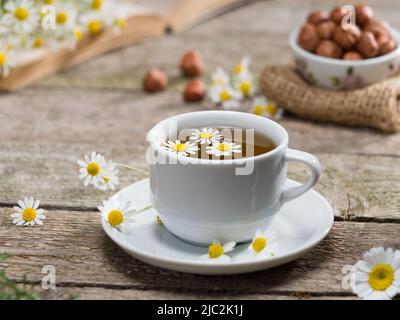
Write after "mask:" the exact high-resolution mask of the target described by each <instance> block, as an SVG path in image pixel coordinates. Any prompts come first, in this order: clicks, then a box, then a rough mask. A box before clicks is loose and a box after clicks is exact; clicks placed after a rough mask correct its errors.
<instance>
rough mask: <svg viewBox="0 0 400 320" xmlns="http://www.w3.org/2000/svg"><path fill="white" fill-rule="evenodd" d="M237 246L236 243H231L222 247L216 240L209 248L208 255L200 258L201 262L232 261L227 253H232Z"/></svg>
mask: <svg viewBox="0 0 400 320" xmlns="http://www.w3.org/2000/svg"><path fill="white" fill-rule="evenodd" d="M235 246H236V242H235V241H230V242H227V243H225V244H224V245H221V243H220V242H219V241H218V240H214V241H213V242H212V244H211V245H210V246H209V247H208V253H207V254H204V255H202V256H200V258H199V260H207V261H210V262H223V261H230V260H231V257H230V256H228V255H226V254H225V253H227V252H230V251H232V250H233V249H234V248H235Z"/></svg>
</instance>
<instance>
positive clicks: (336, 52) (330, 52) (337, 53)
mask: <svg viewBox="0 0 400 320" xmlns="http://www.w3.org/2000/svg"><path fill="white" fill-rule="evenodd" d="M316 54H317V55H319V56H323V57H328V58H335V59H339V58H340V57H341V56H342V49H341V48H340V47H339V46H338V45H337V44H336V43H335V42H333V41H331V40H322V41H321V42H320V43H319V44H318V47H317V49H316Z"/></svg>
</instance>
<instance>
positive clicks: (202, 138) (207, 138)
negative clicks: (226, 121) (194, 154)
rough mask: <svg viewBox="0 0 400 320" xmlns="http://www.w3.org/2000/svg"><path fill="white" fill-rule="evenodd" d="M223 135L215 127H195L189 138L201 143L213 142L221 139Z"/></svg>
mask: <svg viewBox="0 0 400 320" xmlns="http://www.w3.org/2000/svg"><path fill="white" fill-rule="evenodd" d="M221 138H222V135H220V134H219V130H217V129H214V128H202V129H201V130H199V129H194V130H193V132H192V134H191V136H190V138H189V140H192V141H193V142H197V143H200V144H212V143H214V142H218V141H220V140H221Z"/></svg>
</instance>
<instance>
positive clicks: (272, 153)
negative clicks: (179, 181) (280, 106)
mask: <svg viewBox="0 0 400 320" xmlns="http://www.w3.org/2000/svg"><path fill="white" fill-rule="evenodd" d="M199 114H202V115H205V114H209V115H210V116H211V115H213V116H215V115H224V116H229V115H234V116H235V117H236V116H239V117H244V118H248V119H249V118H250V119H253V120H257V121H265V123H266V124H267V125H270V126H273V127H275V128H276V129H278V130H280V131H281V132H282V141H281V142H280V143H279V144H278V145H277V146H276V147H275V148H274V149H273V150H271V151H269V152H266V153H263V154H260V155H257V156H251V157H243V158H240V159H225V160H218V159H211V160H210V159H200V158H191V157H184V156H182V155H179V154H177V155H175V154H172V153H171V152H168V151H167V150H165V149H163V148H162V146H161V143H157V142H156V141H154V139H150V138H149V136H150V135H151V133H152V132H154V131H155V130H157V129H160V127H162V126H163V125H164V124H165V123H167V122H169V121H172V120H175V121H177V122H179V120H182V119H183V118H187V117H192V116H196V115H199ZM221 122H223V121H221ZM222 124H223V123H222ZM200 126H201V125H200ZM147 141H148V142H149V144H150V146H151V147H152V148H154V150H157V152H160V153H161V154H162V155H163V156H165V157H166V158H168V159H171V158H172V157H173V158H174V159H178V161H179V160H181V161H182V162H183V163H185V164H201V165H238V164H239V165H241V164H244V163H246V162H249V161H260V160H263V159H266V158H271V157H273V156H275V155H276V154H277V153H279V152H281V150H282V149H285V148H287V146H288V144H289V136H288V133H287V131H286V130H285V128H283V127H282V126H281V125H280V124H278V123H277V122H275V121H273V120H271V119H268V118H265V117H261V116H257V115H254V114H251V113H247V112H240V111H227V110H207V111H194V112H186V113H181V114H178V115H175V116H172V117H169V118H167V119H164V120H162V121H160V122H158V123H157V124H156V125H155V126H154V127H153V128H151V129H150V130H149V132H148V133H147ZM159 142H162V141H159Z"/></svg>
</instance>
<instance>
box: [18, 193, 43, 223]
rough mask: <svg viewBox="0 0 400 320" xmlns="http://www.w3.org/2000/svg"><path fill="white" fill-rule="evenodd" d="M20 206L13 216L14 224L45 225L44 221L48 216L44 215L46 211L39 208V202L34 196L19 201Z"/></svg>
mask: <svg viewBox="0 0 400 320" xmlns="http://www.w3.org/2000/svg"><path fill="white" fill-rule="evenodd" d="M18 205H19V206H15V207H14V211H15V213H13V214H12V215H11V218H12V219H13V223H14V224H16V225H17V226H33V225H34V224H38V225H42V224H43V222H42V220H44V219H46V216H45V215H44V214H43V213H44V210H43V209H41V208H39V205H40V201H39V200H35V199H34V198H33V197H32V196H31V197H25V199H24V200H23V201H22V200H19V201H18Z"/></svg>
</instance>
